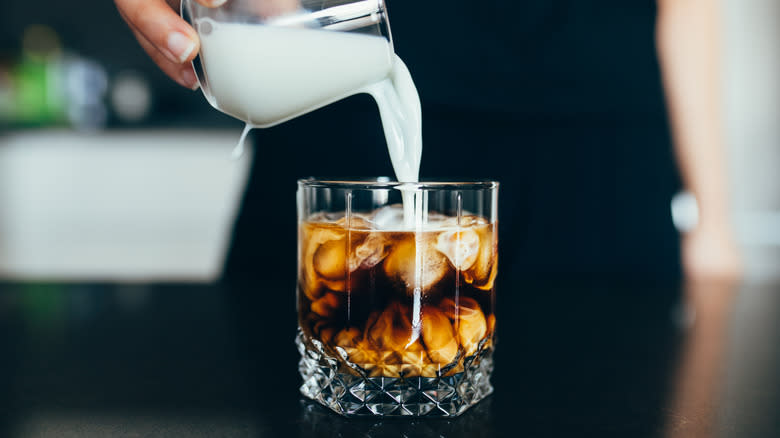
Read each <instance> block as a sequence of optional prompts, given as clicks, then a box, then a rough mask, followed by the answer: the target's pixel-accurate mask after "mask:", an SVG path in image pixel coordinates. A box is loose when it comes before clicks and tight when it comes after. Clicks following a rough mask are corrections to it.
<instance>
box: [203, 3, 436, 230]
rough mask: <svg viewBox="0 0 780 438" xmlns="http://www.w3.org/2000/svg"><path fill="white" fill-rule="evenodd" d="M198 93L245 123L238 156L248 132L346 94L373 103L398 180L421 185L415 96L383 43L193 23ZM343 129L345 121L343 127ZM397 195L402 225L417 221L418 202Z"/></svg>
mask: <svg viewBox="0 0 780 438" xmlns="http://www.w3.org/2000/svg"><path fill="white" fill-rule="evenodd" d="M197 24H198V28H199V31H200V39H201V51H200V56H201V59H202V62H203V67H204V71H205V74H206V84H203V85H204V94H205V95H206V98H207V99H208V100H209V102H210V103H211V104H212V105H213V106H214V107H215V108H217V109H219V110H220V111H222V112H224V113H226V114H229V115H231V116H233V117H235V118H237V119H240V120H243V121H244V122H246V123H247V126H246V128H245V129H244V132H243V133H242V136H241V141H240V142H239V145H238V146H237V148H236V150H235V151H234V156H240V154H241V150H242V147H243V142H244V139H245V137H246V135H247V133H248V132H249V130H250V129H252V128H266V127H270V126H273V125H276V124H279V123H282V122H285V121H287V120H289V119H292V118H294V117H297V116H299V115H302V114H305V113H307V112H309V111H312V110H315V109H317V108H320V107H323V106H325V105H328V104H330V103H333V102H335V101H338V100H341V99H343V98H345V97H347V96H351V95H353V94H358V93H368V94H370V95H371V96H373V98H374V99H375V100H376V102H377V106H378V108H379V113H380V116H381V118H382V125H383V129H384V133H385V138H386V140H387V147H388V152H389V154H390V160H391V162H392V164H393V170H394V171H395V175H396V178H397V179H398V181H401V182H409V183H414V182H417V181H419V173H420V158H421V155H422V111H421V108H420V98H419V96H418V94H417V89H416V88H415V86H414V82H413V81H412V77H411V75H410V74H409V70H408V69H407V68H406V65H405V64H404V63H403V61H401V59H400V58H398V57H397V56H396V55H395V54H393V51H392V47H391V46H390V43H389V42H388V40H387V39H385V38H384V37H380V36H372V35H365V34H358V33H349V32H336V31H323V30H316V29H306V28H290V27H274V26H262V25H252V24H237V23H220V22H215V21H213V20H210V19H207V18H206V19H201V20H199V21H198V23H197ZM345 123H346V121H345ZM402 190H403V193H402V195H403V201H404V202H403V204H404V222H405V224H406V225H407V226H412V225H413V224H414V223H415V222H416V221H415V218H417V222H419V218H421V217H422V216H421V215H420V214H415V211H417V212H418V213H419V212H420V211H422V205H421V202H415V200H416V198H417V197H416V196H415V195H414V194H415V193H417V192H416V191H415V190H414V185H413V184H410V185H409V186H408V188H407V189H402Z"/></svg>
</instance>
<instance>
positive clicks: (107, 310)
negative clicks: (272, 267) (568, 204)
mask: <svg viewBox="0 0 780 438" xmlns="http://www.w3.org/2000/svg"><path fill="white" fill-rule="evenodd" d="M506 290H507V288H506V287H504V289H501V291H502V292H500V294H501V295H500V297H499V300H498V306H499V310H498V325H497V333H498V343H497V349H496V354H495V361H496V370H495V372H494V375H493V383H494V386H495V392H494V394H493V395H492V396H490V397H489V398H487V399H486V400H485V401H483V402H482V403H480V404H479V405H477V406H476V407H474V408H472V409H471V410H469V411H467V412H466V413H465V414H464V415H462V416H461V417H459V418H457V419H452V420H443V419H417V420H411V419H402V420H395V419H381V418H377V419H344V418H342V417H339V416H337V415H335V414H332V413H330V411H328V410H326V409H324V408H321V407H320V406H318V405H314V404H312V403H310V402H307V401H305V400H303V399H302V397H301V396H300V394H299V393H298V385H299V383H300V379H299V377H298V371H297V355H298V353H297V351H296V350H295V347H294V344H293V338H294V334H295V326H296V317H295V309H294V307H295V303H294V296H293V294H292V293H289V294H277V295H273V294H270V293H269V292H268V291H264V290H263V289H262V288H260V287H249V286H246V287H228V286H217V285H214V286H203V285H87V284H65V285H59V284H0V437H6V436H8V437H98V436H100V437H102V436H118V437H156V436H171V437H173V436H175V437H201V436H203V437H212V436H220V437H234V436H235V437H254V436H260V437H264V436H285V437H291V436H301V437H303V436H343V437H347V436H366V437H384V436H387V437H398V436H405V437H418V436H419V437H459V436H464V437H465V436H467V437H491V436H507V437H526V436H527V437H535V436H600V437H604V436H620V437H641V436H649V437H656V436H663V437H699V436H701V437H718V436H724V437H744V438H750V437H777V436H780V287H779V286H776V285H767V284H743V285H739V286H736V287H730V286H726V285H723V284H718V283H703V284H697V285H689V286H686V287H668V286H663V285H657V284H652V282H641V281H633V282H632V281H629V282H618V281H612V280H610V279H591V280H589V281H581V282H577V281H573V282H567V283H565V284H564V283H563V282H556V283H555V284H553V283H552V282H545V281H537V282H529V284H526V285H517V286H516V287H515V288H514V290H512V291H511V293H510V292H509V291H506Z"/></svg>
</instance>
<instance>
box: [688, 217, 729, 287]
mask: <svg viewBox="0 0 780 438" xmlns="http://www.w3.org/2000/svg"><path fill="white" fill-rule="evenodd" d="M682 263H683V270H684V272H685V275H686V277H687V278H689V279H692V280H700V279H712V280H720V281H725V282H729V283H731V282H736V281H738V280H739V279H740V278H741V277H742V270H743V267H742V260H741V258H740V254H739V249H738V248H737V244H736V239H735V238H734V233H733V232H732V231H731V228H730V227H729V226H728V225H708V224H706V223H701V224H700V225H699V226H697V227H696V228H694V229H693V230H691V231H689V232H688V233H686V234H685V235H684V236H683V239H682Z"/></svg>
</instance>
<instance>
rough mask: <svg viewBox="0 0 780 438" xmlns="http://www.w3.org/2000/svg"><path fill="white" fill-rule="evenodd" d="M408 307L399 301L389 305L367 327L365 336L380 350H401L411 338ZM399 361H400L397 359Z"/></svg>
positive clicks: (411, 331)
mask: <svg viewBox="0 0 780 438" xmlns="http://www.w3.org/2000/svg"><path fill="white" fill-rule="evenodd" d="M412 336H413V330H412V322H411V320H410V319H409V309H408V308H407V307H406V306H404V305H402V304H399V303H394V304H391V305H389V306H388V307H387V308H386V309H385V310H384V311H383V312H382V313H381V314H380V315H379V317H378V318H377V319H376V322H374V324H373V325H372V326H371V327H370V328H369V329H368V335H367V336H366V338H367V339H368V340H369V341H371V343H372V344H373V345H376V346H377V347H378V348H379V349H380V350H383V351H387V352H402V351H404V349H405V348H406V345H407V344H409V343H410V342H411V340H412ZM399 362H400V361H399Z"/></svg>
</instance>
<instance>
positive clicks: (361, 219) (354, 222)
mask: <svg viewBox="0 0 780 438" xmlns="http://www.w3.org/2000/svg"><path fill="white" fill-rule="evenodd" d="M336 224H337V225H339V226H341V227H343V228H345V229H349V230H373V229H374V228H375V227H374V224H373V223H371V220H370V219H369V218H368V217H367V216H365V215H363V214H362V213H352V214H350V215H349V217H347V216H344V217H342V218H340V219H339V220H337V221H336Z"/></svg>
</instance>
